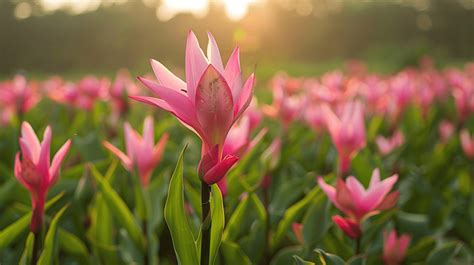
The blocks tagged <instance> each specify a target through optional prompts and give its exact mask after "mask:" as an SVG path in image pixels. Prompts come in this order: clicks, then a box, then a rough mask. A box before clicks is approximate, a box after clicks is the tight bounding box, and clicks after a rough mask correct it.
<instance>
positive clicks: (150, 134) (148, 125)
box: [143, 116, 155, 148]
mask: <svg viewBox="0 0 474 265" xmlns="http://www.w3.org/2000/svg"><path fill="white" fill-rule="evenodd" d="M154 138H155V133H154V130H153V118H152V117H151V116H147V117H146V118H145V121H144V122H143V145H145V146H148V147H150V148H151V147H153V145H154Z"/></svg>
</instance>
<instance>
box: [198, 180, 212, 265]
mask: <svg viewBox="0 0 474 265" xmlns="http://www.w3.org/2000/svg"><path fill="white" fill-rule="evenodd" d="M210 195H211V186H209V185H208V184H207V183H205V182H204V181H203V182H201V209H202V230H201V232H202V241H201V265H209V251H210V244H211V225H212V220H211V216H210V203H209V198H210Z"/></svg>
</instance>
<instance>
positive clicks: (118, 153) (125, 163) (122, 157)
mask: <svg viewBox="0 0 474 265" xmlns="http://www.w3.org/2000/svg"><path fill="white" fill-rule="evenodd" d="M102 144H103V145H104V147H105V148H107V149H109V151H110V152H112V153H113V154H114V155H116V156H117V157H118V158H119V159H120V160H121V161H122V164H123V166H124V167H125V168H126V169H127V170H129V171H130V170H132V169H133V167H132V161H131V160H130V158H129V157H128V156H127V155H125V154H124V153H123V152H122V151H120V150H119V149H118V148H117V147H115V146H113V145H112V144H111V143H109V142H107V141H103V142H102Z"/></svg>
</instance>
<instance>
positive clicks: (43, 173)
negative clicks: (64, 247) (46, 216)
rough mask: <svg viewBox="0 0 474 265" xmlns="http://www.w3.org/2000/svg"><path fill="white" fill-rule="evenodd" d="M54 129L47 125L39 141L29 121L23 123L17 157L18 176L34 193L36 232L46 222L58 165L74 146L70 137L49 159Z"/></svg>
mask: <svg viewBox="0 0 474 265" xmlns="http://www.w3.org/2000/svg"><path fill="white" fill-rule="evenodd" d="M51 137H52V133H51V128H50V127H49V126H48V127H46V130H45V131H44V134H43V141H42V142H41V143H40V142H39V140H38V137H37V136H36V134H35V132H34V130H33V128H32V127H31V125H30V124H29V123H28V122H23V123H22V125H21V137H20V140H19V141H20V149H21V159H20V152H18V153H17V154H16V158H15V177H16V178H17V179H18V181H19V182H20V183H21V184H22V185H23V186H24V187H25V188H27V189H28V191H29V192H30V195H31V204H32V208H33V216H32V219H31V224H30V229H31V231H32V232H33V233H37V232H38V231H39V230H40V229H41V226H42V225H43V212H44V204H45V202H46V195H47V193H48V190H49V188H50V187H51V186H52V185H54V183H56V181H57V179H58V175H59V168H60V166H61V163H62V161H63V159H64V157H65V156H66V154H67V152H68V151H69V148H70V146H71V140H67V141H66V143H64V145H63V146H62V147H61V148H60V149H59V151H58V152H57V153H56V155H55V156H54V158H53V161H52V163H51V162H50V145H51Z"/></svg>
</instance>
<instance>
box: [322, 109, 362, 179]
mask: <svg viewBox="0 0 474 265" xmlns="http://www.w3.org/2000/svg"><path fill="white" fill-rule="evenodd" d="M322 108H323V109H322V111H323V114H324V116H325V123H326V127H327V128H328V130H329V133H330V134H331V138H332V141H333V143H334V145H335V146H336V149H337V152H338V154H339V170H340V174H344V173H346V172H347V171H348V170H349V167H350V161H351V159H352V157H353V156H354V155H355V154H357V152H358V151H359V150H360V149H362V148H364V147H365V144H366V140H365V124H364V113H363V110H362V105H361V103H360V102H358V101H354V102H346V103H345V104H344V105H343V106H342V109H341V112H340V114H339V116H338V115H336V114H335V113H334V112H333V111H332V110H331V109H330V108H329V106H328V105H323V106H322Z"/></svg>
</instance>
